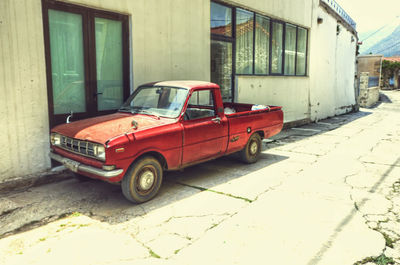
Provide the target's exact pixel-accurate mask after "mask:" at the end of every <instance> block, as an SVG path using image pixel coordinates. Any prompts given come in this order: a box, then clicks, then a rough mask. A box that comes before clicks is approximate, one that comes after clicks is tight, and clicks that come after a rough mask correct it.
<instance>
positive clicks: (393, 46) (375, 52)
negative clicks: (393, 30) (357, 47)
mask: <svg viewBox="0 0 400 265" xmlns="http://www.w3.org/2000/svg"><path fill="white" fill-rule="evenodd" d="M399 44H400V42H397V43H395V44H393V45H392V46H390V47H388V48H383V49H382V50H380V51H378V52H375V53H380V52H383V51H384V50H389V49H391V48H393V47H394V46H396V45H399Z"/></svg>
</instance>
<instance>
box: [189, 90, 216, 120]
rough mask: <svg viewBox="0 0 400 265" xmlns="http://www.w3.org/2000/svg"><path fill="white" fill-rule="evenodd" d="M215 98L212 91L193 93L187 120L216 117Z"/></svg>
mask: <svg viewBox="0 0 400 265" xmlns="http://www.w3.org/2000/svg"><path fill="white" fill-rule="evenodd" d="M215 116H216V114H215V105H214V97H213V93H212V91H211V90H198V91H195V92H193V93H192V95H191V96H190V99H189V104H188V107H187V109H186V112H185V117H184V118H185V120H194V119H202V118H208V117H215Z"/></svg>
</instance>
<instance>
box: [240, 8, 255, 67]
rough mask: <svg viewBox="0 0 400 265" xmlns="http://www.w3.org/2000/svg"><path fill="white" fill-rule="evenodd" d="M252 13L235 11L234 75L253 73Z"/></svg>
mask: <svg viewBox="0 0 400 265" xmlns="http://www.w3.org/2000/svg"><path fill="white" fill-rule="evenodd" d="M253 24H254V13H252V12H248V11H245V10H241V9H237V10H236V73H238V74H252V73H253Z"/></svg>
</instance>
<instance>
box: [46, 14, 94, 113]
mask: <svg viewBox="0 0 400 265" xmlns="http://www.w3.org/2000/svg"><path fill="white" fill-rule="evenodd" d="M49 28H50V55H51V56H50V57H51V76H52V84H53V105H54V114H63V113H69V112H70V111H73V112H85V111H86V99H85V70H84V64H83V37H82V16H81V15H78V14H73V13H68V12H61V11H56V10H51V9H50V10H49Z"/></svg>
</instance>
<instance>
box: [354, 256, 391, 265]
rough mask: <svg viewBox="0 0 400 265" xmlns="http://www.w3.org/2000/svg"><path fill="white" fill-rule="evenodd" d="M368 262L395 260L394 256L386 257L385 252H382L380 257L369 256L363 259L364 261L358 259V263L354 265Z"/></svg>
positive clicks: (383, 264) (382, 263)
mask: <svg viewBox="0 0 400 265" xmlns="http://www.w3.org/2000/svg"><path fill="white" fill-rule="evenodd" d="M368 262H372V263H375V264H377V265H389V264H395V262H394V260H393V259H392V258H389V257H386V256H385V254H382V255H380V256H378V257H368V258H365V259H363V260H362V261H357V262H356V263H354V265H362V264H367V263H368Z"/></svg>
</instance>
